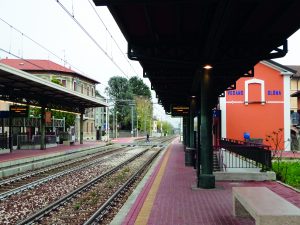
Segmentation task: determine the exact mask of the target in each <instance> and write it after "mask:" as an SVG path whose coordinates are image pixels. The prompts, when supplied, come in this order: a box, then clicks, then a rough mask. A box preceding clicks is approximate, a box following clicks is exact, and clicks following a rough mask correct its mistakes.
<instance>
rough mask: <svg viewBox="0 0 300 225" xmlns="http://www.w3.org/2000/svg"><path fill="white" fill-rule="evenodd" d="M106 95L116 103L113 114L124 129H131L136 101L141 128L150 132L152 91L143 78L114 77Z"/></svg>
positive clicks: (110, 81)
mask: <svg viewBox="0 0 300 225" xmlns="http://www.w3.org/2000/svg"><path fill="white" fill-rule="evenodd" d="M106 93H107V94H108V96H109V98H110V99H111V100H112V101H113V102H114V109H113V110H112V111H111V114H114V115H115V116H117V120H118V124H121V128H122V129H127V130H130V129H131V104H132V103H133V102H134V101H135V105H136V113H137V118H138V119H139V121H138V123H139V127H141V128H143V129H142V130H144V131H146V130H149V126H150V124H151V122H150V121H151V120H152V111H153V110H152V104H151V91H150V89H149V87H148V86H147V85H146V84H145V83H144V82H143V80H142V79H141V78H139V77H136V76H134V77H131V78H130V79H129V80H128V79H126V78H124V77H120V76H114V77H112V78H110V80H109V81H108V87H107V88H106ZM145 104H146V105H145ZM116 112H118V113H116ZM148 118H149V119H148ZM146 121H147V122H146ZM145 123H146V124H145ZM111 124H113V123H111Z"/></svg>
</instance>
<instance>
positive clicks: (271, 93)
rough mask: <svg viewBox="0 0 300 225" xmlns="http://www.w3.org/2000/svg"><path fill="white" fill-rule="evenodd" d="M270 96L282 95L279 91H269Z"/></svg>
mask: <svg viewBox="0 0 300 225" xmlns="http://www.w3.org/2000/svg"><path fill="white" fill-rule="evenodd" d="M268 95H281V91H279V90H268Z"/></svg>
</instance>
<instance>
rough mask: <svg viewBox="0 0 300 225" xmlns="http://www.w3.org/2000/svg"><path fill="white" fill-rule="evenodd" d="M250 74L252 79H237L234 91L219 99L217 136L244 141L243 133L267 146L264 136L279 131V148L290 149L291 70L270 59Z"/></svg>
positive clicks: (215, 133)
mask: <svg viewBox="0 0 300 225" xmlns="http://www.w3.org/2000/svg"><path fill="white" fill-rule="evenodd" d="M254 71H255V73H254V77H242V78H240V79H238V80H237V81H236V87H235V89H233V90H228V91H226V92H225V97H221V98H220V110H221V114H220V115H221V120H220V121H221V124H222V125H221V137H224V138H230V139H236V140H244V137H245V136H244V135H245V134H246V133H247V134H249V135H250V138H251V139H254V140H256V141H258V142H261V143H263V144H266V145H269V144H270V142H267V141H266V136H267V135H270V134H271V135H272V133H273V132H277V131H278V130H281V131H280V132H281V135H282V142H281V143H280V149H285V150H290V140H291V130H290V108H291V107H290V81H291V79H290V77H291V76H292V75H293V74H294V73H295V71H294V70H293V69H291V68H289V67H287V66H283V65H280V64H279V63H276V62H274V61H271V60H269V61H262V62H260V63H258V64H257V65H256V66H255V67H254ZM216 130H218V129H216ZM218 135H219V134H218V132H214V136H215V137H216V136H218Z"/></svg>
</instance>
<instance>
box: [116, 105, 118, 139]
mask: <svg viewBox="0 0 300 225" xmlns="http://www.w3.org/2000/svg"><path fill="white" fill-rule="evenodd" d="M117 137H118V111H116V138H117Z"/></svg>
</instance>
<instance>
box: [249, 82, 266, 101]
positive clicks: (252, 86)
mask: <svg viewBox="0 0 300 225" xmlns="http://www.w3.org/2000/svg"><path fill="white" fill-rule="evenodd" d="M249 103H261V104H265V82H264V81H263V80H260V79H256V78H253V79H251V80H247V81H245V104H246V105H248V104H249Z"/></svg>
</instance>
